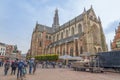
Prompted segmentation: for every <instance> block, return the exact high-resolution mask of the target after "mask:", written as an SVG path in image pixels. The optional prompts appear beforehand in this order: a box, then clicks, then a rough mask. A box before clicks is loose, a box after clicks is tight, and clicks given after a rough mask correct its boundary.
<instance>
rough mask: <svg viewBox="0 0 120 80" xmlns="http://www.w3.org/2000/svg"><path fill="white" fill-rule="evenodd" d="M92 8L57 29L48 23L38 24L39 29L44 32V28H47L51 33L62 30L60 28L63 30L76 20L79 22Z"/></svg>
mask: <svg viewBox="0 0 120 80" xmlns="http://www.w3.org/2000/svg"><path fill="white" fill-rule="evenodd" d="M91 10H92V8H90V9H89V10H87V11H85V12H83V13H82V14H80V15H78V16H77V17H75V18H73V19H72V20H70V21H68V22H66V23H64V24H63V25H61V26H60V27H58V28H57V29H56V30H55V31H54V30H53V28H52V27H48V26H46V25H42V24H38V27H39V31H41V32H42V31H44V29H46V30H47V32H48V33H50V34H53V33H56V32H58V31H60V30H62V29H64V28H66V27H69V25H72V24H74V23H75V22H78V21H80V20H82V19H83V15H84V14H85V13H87V14H89V13H90V11H91Z"/></svg>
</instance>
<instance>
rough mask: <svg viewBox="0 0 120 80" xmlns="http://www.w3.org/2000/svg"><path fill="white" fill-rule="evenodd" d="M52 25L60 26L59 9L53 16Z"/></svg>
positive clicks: (54, 26)
mask: <svg viewBox="0 0 120 80" xmlns="http://www.w3.org/2000/svg"><path fill="white" fill-rule="evenodd" d="M52 27H53V28H54V29H55V28H57V27H59V16H58V9H56V10H55V15H54V18H53V24H52Z"/></svg>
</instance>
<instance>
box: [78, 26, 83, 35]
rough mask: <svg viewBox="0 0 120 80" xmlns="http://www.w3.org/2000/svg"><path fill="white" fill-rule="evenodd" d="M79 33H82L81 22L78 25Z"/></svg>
mask: <svg viewBox="0 0 120 80" xmlns="http://www.w3.org/2000/svg"><path fill="white" fill-rule="evenodd" d="M78 33H82V25H81V24H79V25H78Z"/></svg>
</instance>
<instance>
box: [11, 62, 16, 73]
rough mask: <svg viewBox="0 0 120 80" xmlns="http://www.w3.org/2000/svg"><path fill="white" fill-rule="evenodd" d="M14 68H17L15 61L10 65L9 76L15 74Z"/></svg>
mask: <svg viewBox="0 0 120 80" xmlns="http://www.w3.org/2000/svg"><path fill="white" fill-rule="evenodd" d="M16 68H17V61H15V62H12V64H11V75H12V74H14V75H15V73H16Z"/></svg>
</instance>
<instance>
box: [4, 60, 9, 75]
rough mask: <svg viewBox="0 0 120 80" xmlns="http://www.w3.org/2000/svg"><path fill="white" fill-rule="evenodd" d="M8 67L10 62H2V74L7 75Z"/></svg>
mask: <svg viewBox="0 0 120 80" xmlns="http://www.w3.org/2000/svg"><path fill="white" fill-rule="evenodd" d="M9 68H10V62H9V61H6V63H5V64H4V75H7V73H8V70H9Z"/></svg>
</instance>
